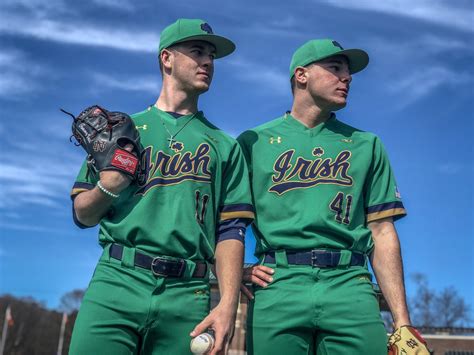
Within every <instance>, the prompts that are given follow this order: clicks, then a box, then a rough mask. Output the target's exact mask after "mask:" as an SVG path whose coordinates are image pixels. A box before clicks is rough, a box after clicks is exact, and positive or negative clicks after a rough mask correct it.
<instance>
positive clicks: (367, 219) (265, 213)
mask: <svg viewBox="0 0 474 355" xmlns="http://www.w3.org/2000/svg"><path fill="white" fill-rule="evenodd" d="M368 62H369V57H368V55H367V53H366V52H364V51H362V50H359V49H350V50H344V49H343V48H342V47H341V45H340V44H339V43H337V42H336V41H333V40H331V39H324V40H312V41H309V42H307V43H306V44H304V45H303V46H301V47H300V48H298V49H297V50H296V52H295V53H294V55H293V58H292V61H291V65H290V78H291V84H292V91H293V96H294V101H293V106H292V108H291V111H289V112H287V113H286V114H285V115H283V116H282V117H279V118H277V119H275V120H273V121H271V122H268V123H266V124H263V125H261V126H259V127H257V128H254V129H251V130H249V131H246V132H244V133H243V134H242V135H241V136H240V137H239V138H238V140H239V142H240V143H241V145H242V147H243V150H244V154H245V156H246V159H247V163H248V165H249V170H250V176H251V185H252V193H253V201H254V205H255V210H256V219H255V222H254V228H253V230H254V234H255V236H256V239H257V246H256V255H257V256H258V257H259V260H260V263H259V265H258V266H254V267H252V268H248V269H246V270H245V271H244V281H246V282H252V283H253V284H254V298H253V300H251V303H250V306H249V314H248V327H247V331H248V333H247V334H248V337H247V340H248V342H247V349H248V353H249V354H257V355H263V354H292V355H297V354H351V355H354V354H371V355H377V354H387V347H386V344H387V337H386V331H385V329H384V325H383V322H382V320H381V318H380V311H379V307H378V303H377V299H376V297H375V294H374V291H373V289H372V283H371V275H370V273H369V271H368V268H367V262H368V259H369V258H370V261H371V264H372V267H373V270H374V271H375V275H376V277H377V281H378V283H379V285H380V288H381V290H382V291H383V294H384V296H385V298H386V300H387V301H388V304H389V306H390V308H391V311H392V313H393V316H394V322H395V326H396V327H398V326H401V325H408V324H410V320H409V316H408V312H407V307H406V301H405V290H404V283H403V271H402V262H401V256H400V246H399V240H398V236H397V233H396V230H395V227H394V224H393V221H394V220H396V219H398V218H400V217H403V216H404V215H405V209H404V207H403V204H402V201H401V199H400V193H399V192H398V189H397V185H396V182H395V179H394V175H393V172H392V169H391V168H390V164H389V161H388V158H387V154H386V152H385V150H384V147H383V145H382V143H381V141H380V139H379V138H377V136H375V135H374V134H371V133H368V132H364V131H361V130H359V129H356V128H353V127H351V126H349V125H347V124H345V123H343V122H341V121H340V120H339V119H338V118H337V117H336V115H335V113H334V112H335V111H337V110H340V109H342V108H344V107H345V106H346V100H347V97H348V94H349V86H350V83H351V80H352V74H354V73H356V72H359V71H361V70H362V69H364V68H365V67H366V66H367V64H368ZM247 291H248V290H247ZM251 297H253V296H251Z"/></svg>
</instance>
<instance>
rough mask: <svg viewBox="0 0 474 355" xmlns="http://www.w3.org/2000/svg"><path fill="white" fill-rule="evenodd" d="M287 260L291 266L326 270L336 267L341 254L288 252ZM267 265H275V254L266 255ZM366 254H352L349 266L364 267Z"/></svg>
mask: <svg viewBox="0 0 474 355" xmlns="http://www.w3.org/2000/svg"><path fill="white" fill-rule="evenodd" d="M286 259H287V260H288V264H291V265H311V266H313V267H319V268H325V267H336V266H338V264H339V260H340V259H341V252H338V251H329V250H319V249H313V250H300V251H286ZM264 262H265V263H269V264H275V263H276V259H275V252H274V251H269V252H267V253H266V254H265V259H264ZM364 265H365V254H361V253H357V252H352V253H351V260H350V262H349V265H348V266H364Z"/></svg>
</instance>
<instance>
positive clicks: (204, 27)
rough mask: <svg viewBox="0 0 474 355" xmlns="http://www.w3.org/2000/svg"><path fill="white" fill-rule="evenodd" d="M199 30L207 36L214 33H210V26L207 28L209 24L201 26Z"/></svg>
mask: <svg viewBox="0 0 474 355" xmlns="http://www.w3.org/2000/svg"><path fill="white" fill-rule="evenodd" d="M201 30H203V31H204V32H207V33H209V34H213V33H214V32H212V28H211V26H209V24H208V23H207V22H205V23H203V24H201Z"/></svg>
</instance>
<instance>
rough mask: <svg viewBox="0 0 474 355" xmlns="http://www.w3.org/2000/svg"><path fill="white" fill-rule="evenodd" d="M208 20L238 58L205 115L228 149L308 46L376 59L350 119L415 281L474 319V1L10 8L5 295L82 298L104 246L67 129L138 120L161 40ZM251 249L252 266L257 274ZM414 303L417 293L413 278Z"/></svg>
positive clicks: (2, 237)
mask: <svg viewBox="0 0 474 355" xmlns="http://www.w3.org/2000/svg"><path fill="white" fill-rule="evenodd" d="M178 17H188V18H203V19H206V20H207V21H208V22H209V23H210V25H211V26H212V27H213V29H214V31H215V32H216V33H218V34H222V35H225V36H227V37H229V38H231V39H232V40H234V41H235V43H236V44H237V51H236V52H235V53H234V54H233V55H232V56H230V57H227V58H224V59H222V60H219V61H217V62H216V71H215V77H214V81H213V84H212V87H211V90H210V91H209V92H208V93H206V94H205V95H204V96H203V97H202V99H201V101H200V106H201V109H202V110H203V111H204V112H205V114H206V116H207V117H208V118H209V119H210V120H211V121H212V122H214V123H215V124H216V125H217V126H219V127H221V128H222V129H223V130H225V131H227V132H228V133H230V134H231V135H234V136H236V135H238V134H239V133H240V132H242V131H243V130H245V129H247V128H250V127H253V126H256V125H259V124H261V123H263V122H265V121H268V120H271V119H273V118H275V117H277V116H279V115H281V114H282V113H284V112H285V110H287V109H289V108H290V106H291V94H290V88H289V81H288V67H289V62H290V58H291V55H292V53H293V52H294V50H295V49H296V48H297V47H299V46H300V45H301V44H303V43H304V42H306V41H307V40H309V39H313V38H334V39H336V40H337V41H338V42H339V43H341V44H342V46H344V47H345V48H350V47H355V48H363V49H365V50H366V51H367V52H368V53H369V55H370V58H371V62H370V64H369V67H368V68H367V69H366V70H365V71H363V72H361V73H360V74H357V75H355V76H354V80H353V82H352V87H351V93H350V97H349V105H348V107H347V108H346V109H344V110H342V111H339V112H338V117H339V119H341V120H343V121H345V122H347V123H348V124H350V125H353V126H356V127H358V128H360V129H363V130H367V131H371V132H374V133H376V134H377V135H379V136H380V137H381V138H382V140H383V142H384V144H385V146H386V148H387V151H388V154H389V157H390V159H391V162H392V165H393V168H394V170H395V175H396V178H397V181H398V185H399V188H400V191H401V193H402V197H403V199H404V203H405V206H406V208H407V210H408V213H409V215H408V217H407V218H405V219H402V220H401V221H400V222H398V223H397V228H398V231H399V233H400V238H401V242H402V248H403V256H404V261H405V270H406V274H407V275H410V274H411V273H413V272H422V273H425V274H426V275H427V276H428V279H429V282H430V284H431V286H433V287H434V288H436V289H442V288H444V287H447V286H450V285H453V286H455V287H456V288H457V290H458V291H459V292H460V294H461V295H462V296H463V297H464V298H465V299H466V300H467V301H468V302H469V303H471V305H473V306H474V302H473V301H474V289H473V280H474V262H473V260H474V259H473V255H474V238H473V237H474V227H473V220H474V218H473V217H474V214H473V209H472V208H473V202H474V195H473V181H474V179H473V175H474V163H473V158H472V156H473V144H472V137H473V133H474V131H473V115H472V101H473V99H474V97H473V90H472V88H473V82H474V70H473V66H472V62H473V59H474V56H473V52H474V49H473V32H474V28H473V12H472V3H471V1H470V0H456V1H449V0H411V1H407V0H399V1H395V0H385V1H376V0H359V1H357V2H353V1H343V0H319V1H308V0H306V1H303V0H293V1H291V2H290V1H281V2H276V1H268V0H263V1H258V2H256V1H238V2H224V1H206V0H202V1H200V2H194V1H181V0H175V1H172V2H164V1H150V0H148V1H132V0H83V1H80V2H79V1H65V0H4V1H2V2H1V5H0V46H1V51H0V72H1V75H0V136H1V140H0V148H1V152H2V154H1V155H0V294H2V293H11V294H14V295H17V296H32V297H34V298H36V299H38V300H41V301H45V302H46V304H47V305H48V306H49V307H56V306H57V305H58V302H59V298H60V296H61V295H62V294H64V293H66V292H68V291H71V290H72V289H75V288H85V287H86V286H87V284H88V281H89V279H90V277H91V275H92V272H93V268H94V265H95V263H96V260H97V258H98V256H99V254H100V248H99V246H98V244H97V230H96V229H90V230H86V231H83V230H79V229H78V228H76V227H75V226H74V224H73V223H72V219H71V205H70V200H69V191H70V188H71V186H72V183H73V181H74V178H75V176H76V174H77V171H78V169H79V166H80V164H81V162H82V160H83V158H84V153H83V151H82V150H81V148H77V147H75V146H74V145H73V144H71V143H69V135H70V124H71V122H70V119H69V118H68V116H65V115H63V114H62V113H60V112H59V110H58V109H59V107H62V108H65V109H67V110H69V111H71V112H75V113H78V112H80V111H81V110H82V109H83V108H84V107H86V106H89V105H91V104H95V103H98V104H101V105H103V106H104V107H107V108H110V109H113V110H120V111H125V112H128V113H133V112H137V111H140V110H142V109H144V108H145V107H146V106H147V105H149V104H152V103H153V102H154V101H155V100H156V97H157V95H158V93H159V89H160V75H159V70H158V64H157V48H158V41H159V33H160V31H161V29H163V28H164V27H165V26H166V25H168V24H169V23H171V22H173V21H175V20H176V19H177V18H178ZM253 245H254V243H253V241H252V236H248V238H247V253H246V260H247V261H252V260H253V259H252V248H253ZM407 288H408V293H409V294H413V292H414V285H413V284H412V282H411V281H410V279H409V278H408V277H407Z"/></svg>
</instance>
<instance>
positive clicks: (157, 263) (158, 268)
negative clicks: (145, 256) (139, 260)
mask: <svg viewBox="0 0 474 355" xmlns="http://www.w3.org/2000/svg"><path fill="white" fill-rule="evenodd" d="M173 264H179V270H178V273H177V274H176V275H174V274H173V275H170V274H172V273H173V272H174V271H175V270H174V268H172V266H171V265H173ZM185 265H186V263H185V261H184V260H170V259H166V258H162V257H160V256H157V257H155V258H153V260H152V261H151V267H150V268H151V272H152V273H153V275H155V276H160V277H169V276H171V277H181V276H182V275H183V271H184V268H185Z"/></svg>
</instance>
